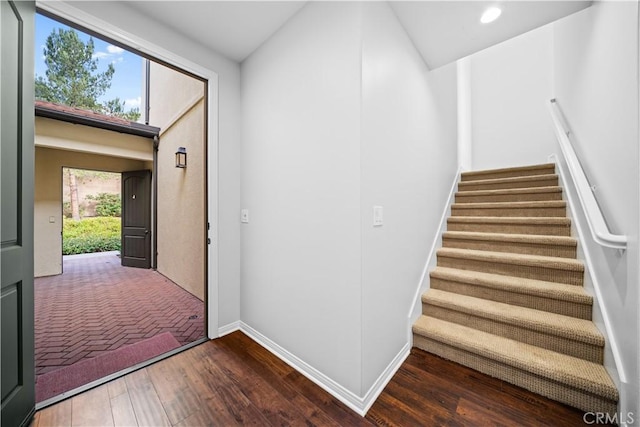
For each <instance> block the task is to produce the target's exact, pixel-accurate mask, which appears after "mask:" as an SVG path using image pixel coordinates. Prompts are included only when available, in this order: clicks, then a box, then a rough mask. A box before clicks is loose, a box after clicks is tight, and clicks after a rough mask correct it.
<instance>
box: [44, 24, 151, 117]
mask: <svg viewBox="0 0 640 427" xmlns="http://www.w3.org/2000/svg"><path fill="white" fill-rule="evenodd" d="M43 53H44V62H45V65H46V66H47V71H45V77H42V76H37V77H36V82H35V95H36V99H40V100H43V101H48V102H54V103H56V104H62V105H67V106H69V107H78V108H82V109H86V110H92V111H96V112H99V113H103V114H110V115H113V116H118V117H123V118H126V119H128V120H137V119H138V118H139V117H140V112H139V111H137V109H134V110H129V111H125V110H124V102H121V101H120V100H119V99H118V98H116V99H113V100H110V101H107V102H105V103H104V104H101V103H100V102H99V101H98V98H100V97H101V96H102V95H104V94H105V93H106V91H107V90H108V89H109V88H110V87H111V79H112V78H113V75H114V73H115V71H116V70H115V68H114V66H113V64H109V66H108V67H107V69H106V71H103V72H98V62H99V60H98V58H96V57H95V56H94V53H95V45H94V43H93V38H91V37H90V38H89V41H88V42H86V43H85V42H83V41H82V40H81V39H80V36H79V35H78V32H77V31H75V30H72V29H69V30H65V29H63V28H58V29H54V30H53V31H52V32H51V34H49V36H48V37H47V41H46V43H45V46H44V52H43Z"/></svg>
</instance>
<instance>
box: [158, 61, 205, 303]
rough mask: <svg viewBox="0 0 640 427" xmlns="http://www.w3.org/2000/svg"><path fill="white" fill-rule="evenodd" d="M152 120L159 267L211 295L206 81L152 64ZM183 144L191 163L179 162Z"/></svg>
mask: <svg viewBox="0 0 640 427" xmlns="http://www.w3.org/2000/svg"><path fill="white" fill-rule="evenodd" d="M150 76H151V77H150V86H151V89H150V94H151V95H150V102H149V104H150V116H149V123H150V124H151V125H153V126H158V127H160V129H161V133H160V147H159V149H158V163H157V169H158V173H157V175H156V176H157V179H158V212H157V222H158V232H157V238H158V248H157V252H158V265H157V270H158V272H160V273H161V274H163V275H164V276H166V277H168V278H169V279H171V280H172V281H173V282H175V283H176V284H178V285H179V286H181V287H182V288H183V289H185V290H187V291H188V292H190V293H191V294H193V295H195V296H196V297H198V298H200V299H201V300H204V296H205V265H206V263H205V260H206V256H205V255H206V252H205V251H206V247H205V239H206V222H205V221H206V210H205V194H206V186H205V184H206V174H205V166H206V164H205V159H206V155H205V149H204V147H205V122H204V117H205V101H204V93H205V86H204V83H203V82H201V81H199V80H196V79H193V78H191V77H188V76H186V75H184V74H181V73H179V72H177V71H174V70H171V69H169V68H166V67H163V66H161V65H158V64H153V63H152V64H151V73H150ZM178 147H185V148H186V149H187V168H185V169H179V168H176V167H175V152H176V150H177V149H178Z"/></svg>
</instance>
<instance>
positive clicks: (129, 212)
mask: <svg viewBox="0 0 640 427" xmlns="http://www.w3.org/2000/svg"><path fill="white" fill-rule="evenodd" d="M121 194H122V250H121V251H120V254H121V260H122V265H123V266H125V267H138V268H151V171H148V170H143V171H135V172H124V173H123V174H122V192H121Z"/></svg>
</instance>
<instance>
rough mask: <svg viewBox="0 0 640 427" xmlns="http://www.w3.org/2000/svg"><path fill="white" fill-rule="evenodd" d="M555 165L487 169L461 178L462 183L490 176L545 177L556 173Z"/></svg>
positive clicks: (469, 173) (462, 175) (463, 175)
mask: <svg viewBox="0 0 640 427" xmlns="http://www.w3.org/2000/svg"><path fill="white" fill-rule="evenodd" d="M555 168H556V167H555V164H554V163H544V164H540V165H530V166H518V167H512V168H499V169H486V170H479V171H469V172H463V173H462V174H461V176H460V180H461V181H474V180H479V179H486V177H490V176H501V177H515V176H527V175H545V174H553V173H554V172H555Z"/></svg>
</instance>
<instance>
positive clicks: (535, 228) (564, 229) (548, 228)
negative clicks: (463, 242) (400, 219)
mask: <svg viewBox="0 0 640 427" xmlns="http://www.w3.org/2000/svg"><path fill="white" fill-rule="evenodd" d="M447 230H449V231H475V232H480V233H506V234H535V235H547V236H565V237H569V236H571V227H570V226H567V225H553V224H493V223H492V224H487V223H483V222H477V223H475V222H453V221H448V222H447Z"/></svg>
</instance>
